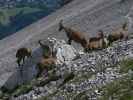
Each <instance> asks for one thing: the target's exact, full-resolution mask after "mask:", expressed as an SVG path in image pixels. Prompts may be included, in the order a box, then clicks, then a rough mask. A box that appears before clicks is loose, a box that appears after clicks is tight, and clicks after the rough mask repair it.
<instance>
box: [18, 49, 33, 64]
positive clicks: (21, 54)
mask: <svg viewBox="0 0 133 100" xmlns="http://www.w3.org/2000/svg"><path fill="white" fill-rule="evenodd" d="M31 55H32V50H31V49H30V48H20V49H18V50H17V53H16V58H17V63H18V66H20V65H21V64H20V63H21V61H23V63H24V60H25V57H27V58H29V57H32V56H31Z"/></svg>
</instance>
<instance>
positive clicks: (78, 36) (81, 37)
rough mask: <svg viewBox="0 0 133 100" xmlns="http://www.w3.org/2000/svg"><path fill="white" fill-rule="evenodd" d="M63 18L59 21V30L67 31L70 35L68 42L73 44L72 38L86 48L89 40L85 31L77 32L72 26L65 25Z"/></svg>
mask: <svg viewBox="0 0 133 100" xmlns="http://www.w3.org/2000/svg"><path fill="white" fill-rule="evenodd" d="M62 22H63V20H61V21H60V23H59V31H61V30H64V31H65V32H66V35H67V37H68V44H70V45H71V42H72V40H73V41H75V42H77V43H79V44H81V45H82V47H83V48H86V46H87V40H86V38H85V36H84V35H83V33H80V32H77V31H75V30H73V29H71V28H68V27H66V26H64V25H63V23H62Z"/></svg>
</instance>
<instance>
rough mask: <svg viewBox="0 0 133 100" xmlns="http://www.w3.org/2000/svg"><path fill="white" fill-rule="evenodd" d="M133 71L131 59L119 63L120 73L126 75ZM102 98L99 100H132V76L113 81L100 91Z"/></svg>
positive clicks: (132, 60)
mask: <svg viewBox="0 0 133 100" xmlns="http://www.w3.org/2000/svg"><path fill="white" fill-rule="evenodd" d="M129 70H132V71H133V59H127V60H123V61H122V62H120V73H122V74H126V73H128V71H129ZM100 90H101V91H103V96H102V97H101V98H100V100H133V74H132V75H128V74H127V75H126V76H125V77H123V78H121V79H118V80H115V81H113V82H111V83H109V84H107V85H105V86H103V87H101V89H100Z"/></svg>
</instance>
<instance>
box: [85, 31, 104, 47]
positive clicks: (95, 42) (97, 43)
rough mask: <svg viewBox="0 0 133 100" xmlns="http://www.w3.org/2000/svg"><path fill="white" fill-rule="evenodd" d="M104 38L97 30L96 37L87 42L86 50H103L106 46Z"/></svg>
mask: <svg viewBox="0 0 133 100" xmlns="http://www.w3.org/2000/svg"><path fill="white" fill-rule="evenodd" d="M105 39H106V38H105V37H104V34H103V31H102V30H99V33H98V36H97V37H92V38H90V39H89V42H88V46H87V48H88V50H95V49H103V48H105V47H106V46H107V41H105Z"/></svg>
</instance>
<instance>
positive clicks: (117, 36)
mask: <svg viewBox="0 0 133 100" xmlns="http://www.w3.org/2000/svg"><path fill="white" fill-rule="evenodd" d="M107 39H108V41H109V44H111V43H112V42H114V41H117V40H121V39H125V40H126V39H128V29H127V23H124V24H123V26H122V28H121V29H120V30H118V31H116V32H113V33H112V34H109V35H108V37H107Z"/></svg>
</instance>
